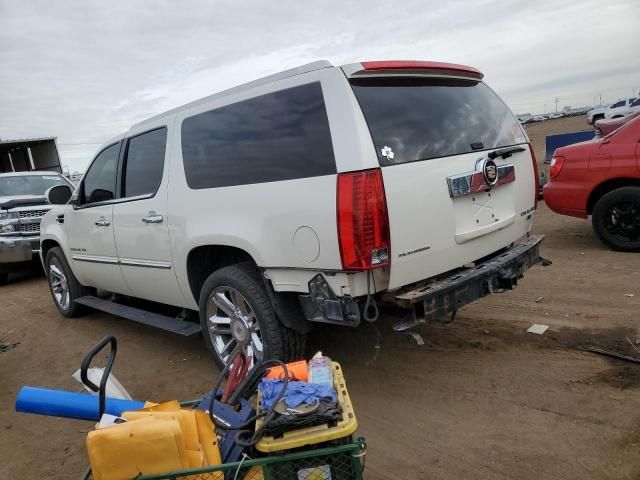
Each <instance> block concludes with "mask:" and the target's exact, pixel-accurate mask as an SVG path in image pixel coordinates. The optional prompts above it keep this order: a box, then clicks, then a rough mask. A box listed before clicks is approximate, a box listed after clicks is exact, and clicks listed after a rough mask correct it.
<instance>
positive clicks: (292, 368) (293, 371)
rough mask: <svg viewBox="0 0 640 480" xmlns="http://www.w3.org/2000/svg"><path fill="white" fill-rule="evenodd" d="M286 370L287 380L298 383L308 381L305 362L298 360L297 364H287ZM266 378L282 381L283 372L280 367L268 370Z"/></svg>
mask: <svg viewBox="0 0 640 480" xmlns="http://www.w3.org/2000/svg"><path fill="white" fill-rule="evenodd" d="M286 365H287V370H288V371H289V379H290V380H297V381H300V382H306V381H308V380H309V372H308V371H307V361H306V360H299V361H297V362H291V363H287V364H286ZM267 378H271V379H273V380H276V379H283V378H284V370H283V369H282V367H273V368H270V369H269V373H267Z"/></svg>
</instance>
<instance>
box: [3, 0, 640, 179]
mask: <svg viewBox="0 0 640 480" xmlns="http://www.w3.org/2000/svg"><path fill="white" fill-rule="evenodd" d="M639 17H640V3H638V2H637V1H636V0H627V1H624V0H618V1H615V0H610V1H608V2H601V1H595V0H585V1H580V2H578V1H552V0H540V1H537V2H530V1H529V2H528V1H483V0H469V1H449V2H441V1H432V0H422V1H418V0H405V1H400V0H396V1H372V0H369V1H366V0H360V1H346V0H345V1H326V2H325V1H323V2H300V1H293V0H282V1H279V2H264V1H244V2H233V1H217V2H210V1H205V0H194V1H184V2H173V1H169V0H166V1H147V2H145V1H141V2H125V1H111V2H102V1H95V0H93V1H86V2H80V3H79V2H71V1H59V2H46V1H30V2H11V1H9V0H0V18H2V19H3V22H2V23H3V28H2V29H0V65H1V66H2V67H1V68H0V136H1V137H4V138H16V137H35V136H48V135H56V136H58V142H59V145H60V149H61V154H62V158H63V161H64V162H65V163H67V164H68V165H69V166H70V168H71V169H72V170H74V169H83V168H84V167H85V166H86V164H87V162H88V161H89V159H90V158H91V156H92V154H93V153H94V152H95V150H96V149H97V148H98V146H99V144H100V143H102V142H104V141H106V140H107V139H108V138H110V137H112V136H114V135H116V134H118V133H119V132H122V131H124V130H126V129H127V128H128V127H129V126H130V125H132V124H133V123H136V122H138V121H140V120H143V119H144V118H147V117H150V116H153V115H155V114H157V113H160V112H162V111H164V110H167V109H170V108H173V107H176V106H179V105H181V104H183V103H186V102H189V101H192V100H195V99H197V98H200V97H203V96H206V95H209V94H212V93H215V92H216V91H220V90H222V89H225V88H229V87H232V86H234V85H237V84H240V83H244V82H247V81H250V80H253V79H255V78H258V77H261V76H264V75H268V74H271V73H275V72H277V71H280V70H283V69H286V68H291V67H294V66H297V65H300V64H303V63H307V62H310V61H315V60H319V59H328V60H330V61H332V62H333V63H334V64H342V63H350V62H355V61H361V60H372V59H390V58H400V59H430V60H443V61H451V62H457V63H466V64H470V65H474V66H477V67H479V68H480V69H481V70H482V71H483V72H485V74H486V79H487V81H488V83H489V84H490V85H491V86H492V87H493V88H494V89H495V90H496V91H497V92H498V93H499V94H500V95H501V96H503V98H505V100H506V101H507V102H508V103H509V104H510V105H511V107H512V108H513V109H514V110H515V111H532V112H535V111H542V109H543V108H544V105H547V106H548V107H549V108H550V106H551V105H552V103H553V100H554V98H555V97H559V98H560V105H568V104H571V105H584V104H591V103H592V102H593V98H594V96H596V95H598V94H599V93H603V95H604V97H605V99H607V100H610V101H612V100H614V99H615V98H617V97H618V96H626V95H630V94H631V93H632V89H636V90H638V89H639V88H640V60H637V59H636V56H635V55H634V54H635V52H637V51H638V50H639V48H640V36H638V35H637V25H636V23H637V19H638V18H639Z"/></svg>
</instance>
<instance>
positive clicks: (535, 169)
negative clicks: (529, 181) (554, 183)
mask: <svg viewBox="0 0 640 480" xmlns="http://www.w3.org/2000/svg"><path fill="white" fill-rule="evenodd" d="M528 145H529V151H530V152H531V161H532V162H533V176H534V177H536V178H535V185H536V186H535V190H534V192H533V199H534V200H533V208H535V209H537V208H538V193H539V192H540V173H539V172H538V161H537V160H536V152H534V151H533V146H532V145H531V144H530V143H529V144H528Z"/></svg>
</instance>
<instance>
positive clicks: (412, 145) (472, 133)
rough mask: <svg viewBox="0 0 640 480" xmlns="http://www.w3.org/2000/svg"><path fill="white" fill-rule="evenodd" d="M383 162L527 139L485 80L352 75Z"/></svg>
mask: <svg viewBox="0 0 640 480" xmlns="http://www.w3.org/2000/svg"><path fill="white" fill-rule="evenodd" d="M351 86H352V88H353V91H354V93H355V95H356V98H357V99H358V103H359V104H360V107H361V109H362V112H363V114H364V116H365V119H366V121H367V124H368V126H369V130H370V131H371V136H372V138H373V142H374V144H375V147H376V152H377V154H378V159H379V161H380V164H381V165H393V164H398V163H405V162H413V161H417V160H429V159H434V158H440V157H448V156H451V155H459V154H463V153H469V152H473V151H481V150H489V149H494V148H499V147H506V146H509V145H516V144H519V143H524V142H526V137H525V135H524V132H523V131H522V128H521V126H520V124H519V123H518V120H517V119H516V118H515V116H514V115H513V113H512V112H511V110H509V108H507V106H506V105H505V104H504V102H503V101H502V100H500V98H499V97H498V96H497V95H496V94H495V93H494V92H493V91H492V90H491V89H490V88H489V87H487V86H486V85H485V84H484V83H483V82H478V81H475V80H458V79H445V78H426V77H391V78H389V77H388V78H381V77H378V78H363V79H352V80H351Z"/></svg>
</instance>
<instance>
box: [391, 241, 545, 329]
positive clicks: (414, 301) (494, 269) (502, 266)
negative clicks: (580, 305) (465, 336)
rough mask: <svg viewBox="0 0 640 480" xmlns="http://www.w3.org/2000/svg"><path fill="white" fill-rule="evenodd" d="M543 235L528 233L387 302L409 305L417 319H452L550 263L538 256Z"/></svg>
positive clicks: (508, 288)
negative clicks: (536, 267) (512, 244)
mask: <svg viewBox="0 0 640 480" xmlns="http://www.w3.org/2000/svg"><path fill="white" fill-rule="evenodd" d="M543 239H544V235H538V236H530V237H529V238H528V239H527V240H526V241H524V242H522V243H520V244H519V245H516V246H515V247H513V248H512V249H510V250H508V251H506V252H504V253H502V254H498V255H496V256H495V257H492V258H490V259H488V260H486V261H484V262H482V263H480V264H479V265H476V266H473V267H470V268H467V269H465V270H463V271H461V272H459V273H456V274H453V275H449V276H447V277H445V278H443V279H441V280H436V281H434V282H431V283H428V284H426V285H423V286H421V287H419V288H413V289H411V290H403V291H401V292H400V293H398V292H394V293H393V294H391V295H392V297H393V298H388V297H387V298H386V300H387V301H391V302H392V303H394V304H396V305H399V306H401V307H405V308H412V309H413V310H414V313H415V315H416V317H418V318H434V319H437V318H446V319H448V318H451V315H453V314H454V313H455V311H456V310H458V309H459V308H461V307H463V306H464V305H467V304H469V303H471V302H473V301H475V300H477V299H479V298H482V297H485V296H487V295H489V294H491V293H500V292H503V291H505V290H511V289H513V288H515V286H516V285H517V283H518V280H519V279H520V278H522V276H523V275H524V272H526V271H527V270H528V269H529V268H531V267H532V266H534V265H536V264H538V263H540V264H542V265H543V266H548V265H551V262H550V261H549V260H546V259H544V258H542V257H541V256H540V252H539V249H540V243H541V242H542V240H543Z"/></svg>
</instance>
